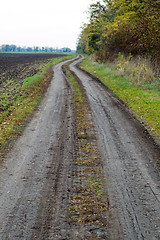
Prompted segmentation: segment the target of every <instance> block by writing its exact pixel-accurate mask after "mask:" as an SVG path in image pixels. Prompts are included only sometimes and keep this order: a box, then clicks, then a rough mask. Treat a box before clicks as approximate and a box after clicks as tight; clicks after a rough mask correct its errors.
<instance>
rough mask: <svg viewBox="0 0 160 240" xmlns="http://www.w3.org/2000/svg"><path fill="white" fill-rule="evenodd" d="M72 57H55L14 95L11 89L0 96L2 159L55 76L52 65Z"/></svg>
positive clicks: (0, 145)
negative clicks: (0, 107)
mask: <svg viewBox="0 0 160 240" xmlns="http://www.w3.org/2000/svg"><path fill="white" fill-rule="evenodd" d="M70 58H73V56H70V57H69V56H67V57H60V58H55V59H54V60H53V61H51V62H50V63H48V64H47V65H45V66H43V68H42V69H41V70H40V71H39V72H38V73H37V74H35V75H34V76H32V77H29V78H27V79H25V80H24V82H23V85H22V86H21V87H18V88H16V94H14V96H11V89H9V90H8V92H5V93H3V95H2V96H1V98H0V101H1V106H3V108H2V109H1V113H0V154H1V156H0V161H2V159H3V158H4V156H5V154H6V152H7V151H8V149H9V148H10V147H11V145H12V143H13V140H15V139H16V138H17V137H18V136H19V135H20V134H21V133H22V131H23V129H24V126H25V124H26V122H27V121H28V120H29V118H30V117H31V114H32V113H33V111H34V110H35V109H36V107H37V105H38V104H39V103H40V101H41V99H42V97H43V94H44V92H45V91H46V89H47V87H48V86H49V83H50V81H51V79H52V77H53V70H52V66H53V65H56V64H58V63H60V62H61V61H64V60H66V59H70ZM12 87H13V88H15V87H16V86H12ZM11 100H12V101H11Z"/></svg>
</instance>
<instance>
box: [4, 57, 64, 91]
mask: <svg viewBox="0 0 160 240" xmlns="http://www.w3.org/2000/svg"><path fill="white" fill-rule="evenodd" d="M61 56H64V55H62V54H45V53H42V54H40V53H39V54H33V53H31V54H28V53H0V84H2V83H3V84H6V82H8V80H12V79H15V78H16V79H17V80H19V81H20V82H21V81H23V79H24V78H26V77H31V76H33V75H34V74H36V73H37V72H38V71H39V70H40V69H41V67H42V66H43V65H44V64H47V63H48V62H49V61H50V60H52V59H53V58H56V57H61ZM1 87H3V86H1Z"/></svg>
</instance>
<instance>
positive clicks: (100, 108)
mask: <svg viewBox="0 0 160 240" xmlns="http://www.w3.org/2000/svg"><path fill="white" fill-rule="evenodd" d="M80 61H81V60H77V61H75V62H73V63H72V64H71V65H70V69H71V70H72V71H73V72H75V74H76V75H77V76H78V78H79V79H80V80H81V82H82V84H83V86H84V87H85V89H86V93H87V96H88V99H89V103H90V106H91V109H92V111H93V114H94V120H95V125H96V127H97V132H98V135H99V145H100V149H101V153H102V157H103V159H104V174H105V176H106V182H107V190H108V194H109V198H110V204H111V205H110V210H111V216H112V221H113V222H114V224H113V227H111V229H110V235H111V239H115V240H117V239H127V240H128V239H131V240H134V239H139V240H141V239H145V240H157V239H160V149H159V147H158V146H156V144H155V143H154V142H153V140H152V139H151V138H150V137H149V136H148V135H147V134H146V133H145V131H144V128H143V127H141V126H140V124H139V123H138V121H137V120H136V119H135V118H134V117H133V116H132V115H131V114H130V113H129V112H128V111H127V110H126V109H125V108H124V107H123V106H122V103H120V101H119V100H118V99H117V98H116V97H115V96H114V95H113V94H112V93H111V92H110V91H107V90H106V88H105V87H104V86H103V85H102V84H100V83H99V82H97V81H96V80H94V79H93V78H92V77H91V76H89V75H87V74H86V73H85V72H83V71H82V70H80V69H78V68H77V67H76V64H78V63H79V62H80Z"/></svg>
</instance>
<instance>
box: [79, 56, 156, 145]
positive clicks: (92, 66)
mask: <svg viewBox="0 0 160 240" xmlns="http://www.w3.org/2000/svg"><path fill="white" fill-rule="evenodd" d="M81 67H82V68H83V69H85V70H86V71H88V72H90V73H91V74H92V75H95V76H96V77H97V78H99V79H100V80H101V81H102V82H103V83H104V84H105V85H107V86H108V87H109V88H110V89H111V90H112V91H113V92H114V93H115V94H116V95H117V96H118V97H119V98H120V99H122V100H123V101H124V102H125V103H126V104H127V105H128V106H129V107H130V108H131V109H132V110H133V111H134V112H135V113H136V115H137V118H139V119H140V120H142V121H143V122H145V125H146V126H147V128H148V129H149V131H150V132H151V134H152V135H154V136H155V137H156V138H157V140H158V141H160V79H159V76H158V75H156V74H157V73H154V72H153V71H152V69H151V68H150V67H149V66H148V65H144V63H143V62H142V60H141V61H140V62H139V63H138V62H137V63H135V61H129V60H125V59H124V58H123V56H119V59H118V60H117V61H116V62H114V63H108V64H107V63H106V64H98V63H96V62H95V61H94V60H93V59H91V58H89V57H86V59H85V60H84V61H83V62H82V63H81ZM142 72H144V73H143V74H142ZM142 75H144V76H142Z"/></svg>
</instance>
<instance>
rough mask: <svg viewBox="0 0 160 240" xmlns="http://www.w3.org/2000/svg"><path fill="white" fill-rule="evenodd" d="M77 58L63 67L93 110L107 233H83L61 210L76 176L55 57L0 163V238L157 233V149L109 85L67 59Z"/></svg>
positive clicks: (55, 239) (65, 93) (66, 91)
mask: <svg viewBox="0 0 160 240" xmlns="http://www.w3.org/2000/svg"><path fill="white" fill-rule="evenodd" d="M78 62H79V60H77V61H75V62H74V63H72V64H71V69H72V71H74V72H75V73H76V74H77V76H78V77H79V79H80V80H81V81H82V84H83V86H84V88H85V90H86V93H87V96H88V99H89V104H90V107H91V110H92V114H93V116H94V125H95V126H96V131H95V132H94V133H95V134H96V135H97V136H98V144H99V145H98V146H99V151H100V152H101V157H102V160H103V173H104V175H105V182H106V184H105V186H106V191H107V192H108V196H109V209H108V211H109V222H110V224H109V225H108V229H107V234H108V236H106V237H103V236H101V235H100V234H99V236H97V237H93V235H88V237H87V238H86V237H84V236H85V234H84V231H87V230H86V229H83V227H81V225H79V227H77V225H76V224H74V223H73V222H72V221H71V216H70V215H71V213H70V211H68V209H69V207H70V199H71V198H70V197H71V196H72V194H73V189H74V184H75V181H76V179H75V177H76V170H77V169H76V166H75V164H74V161H73V160H74V158H75V155H76V152H75V149H76V133H75V119H74V105H73V97H72V90H71V87H70V85H69V84H68V82H67V81H66V79H65V77H64V75H63V73H62V69H61V67H62V65H63V63H60V64H58V65H57V66H55V68H54V78H53V80H52V82H51V85H50V87H49V89H48V91H47V92H46V96H45V97H44V100H43V102H42V104H41V105H40V107H39V109H38V110H37V112H36V113H35V116H34V118H33V120H32V121H31V122H30V124H29V125H28V126H27V128H26V130H25V132H24V135H23V136H21V137H20V138H19V140H18V141H17V143H16V144H15V147H14V149H13V151H12V152H10V153H9V155H8V157H7V159H6V161H5V162H4V164H3V166H2V168H1V169H0V239H3V240H24V239H27V240H31V239H39V240H42V239H43V240H46V239H49V240H51V239H52V240H62V239H63V240H64V239H68V240H74V239H75V240H76V239H77V240H80V239H84V240H87V239H88V240H89V239H90V240H91V239H92V240H93V239H115V240H117V239H132V240H133V239H146V240H147V239H148V240H149V239H150V240H154V239H160V150H159V148H158V146H156V144H154V142H153V140H152V139H150V138H149V136H148V135H146V133H145V131H144V128H143V127H141V125H139V123H138V122H137V121H136V120H135V119H134V118H133V117H132V115H130V114H129V113H128V112H127V111H126V110H125V109H124V107H123V106H122V104H121V103H120V102H119V101H118V100H117V99H116V98H115V97H114V96H112V94H111V93H110V92H107V90H106V89H104V87H103V86H101V84H100V83H98V82H96V81H95V80H94V79H93V78H91V77H89V76H88V75H86V73H84V72H83V71H81V70H79V69H78V68H77V67H76V66H75V65H76V63H78ZM94 139H95V138H94ZM106 201H108V198H107V199H106ZM88 232H89V228H88ZM97 232H98V230H97Z"/></svg>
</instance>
